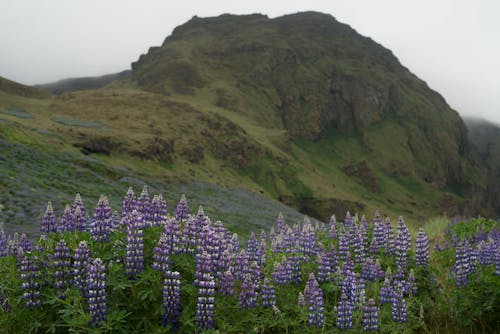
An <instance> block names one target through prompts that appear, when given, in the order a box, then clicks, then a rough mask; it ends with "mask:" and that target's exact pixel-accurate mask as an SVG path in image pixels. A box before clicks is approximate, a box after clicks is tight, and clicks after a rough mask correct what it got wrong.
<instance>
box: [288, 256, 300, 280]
mask: <svg viewBox="0 0 500 334" xmlns="http://www.w3.org/2000/svg"><path fill="white" fill-rule="evenodd" d="M300 260H301V258H300V256H299V255H298V254H297V253H295V254H293V255H292V256H291V257H290V259H289V260H288V261H289V265H290V268H291V271H292V272H291V283H294V284H300V283H301V282H302V269H301V266H300Z"/></svg>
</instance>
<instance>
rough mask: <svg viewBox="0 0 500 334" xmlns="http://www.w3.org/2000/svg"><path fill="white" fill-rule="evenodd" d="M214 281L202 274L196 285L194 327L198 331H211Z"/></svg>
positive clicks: (212, 278)
mask: <svg viewBox="0 0 500 334" xmlns="http://www.w3.org/2000/svg"><path fill="white" fill-rule="evenodd" d="M214 296H215V281H214V277H213V276H212V275H210V274H206V273H205V274H203V275H202V277H201V278H200V280H199V285H198V300H197V302H196V325H197V327H198V330H200V331H203V330H211V329H213V327H214V315H215V297H214Z"/></svg>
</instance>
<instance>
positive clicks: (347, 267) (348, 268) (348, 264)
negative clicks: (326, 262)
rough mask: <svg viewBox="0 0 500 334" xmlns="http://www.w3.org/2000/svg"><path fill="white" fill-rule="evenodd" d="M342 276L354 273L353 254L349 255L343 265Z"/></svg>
mask: <svg viewBox="0 0 500 334" xmlns="http://www.w3.org/2000/svg"><path fill="white" fill-rule="evenodd" d="M341 272H342V275H346V273H347V272H354V262H353V261H352V260H351V254H350V253H348V254H347V258H346V261H345V262H344V263H343V264H342V270H341Z"/></svg>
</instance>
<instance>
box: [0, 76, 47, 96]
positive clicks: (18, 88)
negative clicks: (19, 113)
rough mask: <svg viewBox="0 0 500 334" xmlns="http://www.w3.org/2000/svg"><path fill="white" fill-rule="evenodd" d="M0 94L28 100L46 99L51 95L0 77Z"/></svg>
mask: <svg viewBox="0 0 500 334" xmlns="http://www.w3.org/2000/svg"><path fill="white" fill-rule="evenodd" d="M0 92H1V93H5V94H12V95H17V96H22V97H28V98H37V99H44V98H48V97H50V94H49V93H47V92H45V91H43V90H41V89H38V88H36V87H31V86H26V85H22V84H20V83H17V82H14V81H11V80H8V79H6V78H2V77H0Z"/></svg>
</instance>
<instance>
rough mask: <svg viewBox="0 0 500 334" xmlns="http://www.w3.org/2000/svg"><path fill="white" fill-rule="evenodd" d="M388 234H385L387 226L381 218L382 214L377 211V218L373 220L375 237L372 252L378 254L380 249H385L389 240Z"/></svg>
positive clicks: (371, 247) (371, 246) (373, 237)
mask: <svg viewBox="0 0 500 334" xmlns="http://www.w3.org/2000/svg"><path fill="white" fill-rule="evenodd" d="M386 237H387V233H386V232H385V225H384V222H383V220H382V217H381V216H380V212H379V211H378V210H377V211H376V212H375V218H373V236H372V241H371V244H370V252H371V253H372V254H376V253H378V252H379V250H380V249H382V248H384V247H385V245H386V243H387V240H386Z"/></svg>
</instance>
